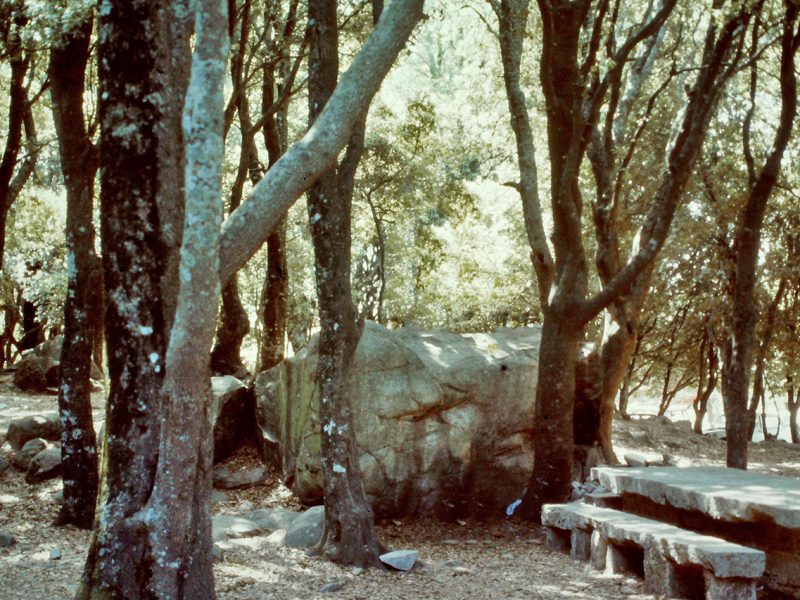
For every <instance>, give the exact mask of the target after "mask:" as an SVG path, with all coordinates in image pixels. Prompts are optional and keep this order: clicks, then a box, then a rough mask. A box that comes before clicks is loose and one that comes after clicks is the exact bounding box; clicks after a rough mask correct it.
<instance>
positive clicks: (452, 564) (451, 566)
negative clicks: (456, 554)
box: [442, 560, 464, 569]
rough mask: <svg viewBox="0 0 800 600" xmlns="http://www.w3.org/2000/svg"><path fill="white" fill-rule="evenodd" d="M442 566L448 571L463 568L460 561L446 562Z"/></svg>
mask: <svg viewBox="0 0 800 600" xmlns="http://www.w3.org/2000/svg"><path fill="white" fill-rule="evenodd" d="M442 564H443V565H444V566H445V567H447V568H448V569H457V568H459V567H463V566H464V563H463V562H462V561H460V560H446V561H444V562H443V563H442Z"/></svg>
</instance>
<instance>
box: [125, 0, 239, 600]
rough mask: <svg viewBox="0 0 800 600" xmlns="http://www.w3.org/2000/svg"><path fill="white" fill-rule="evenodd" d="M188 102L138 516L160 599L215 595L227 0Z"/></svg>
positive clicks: (212, 7)
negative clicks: (214, 373)
mask: <svg viewBox="0 0 800 600" xmlns="http://www.w3.org/2000/svg"><path fill="white" fill-rule="evenodd" d="M193 7H194V11H195V15H194V17H195V50H194V53H193V56H192V65H191V78H190V82H189V87H188V91H187V93H186V104H185V107H184V110H183V132H184V139H185V141H186V146H185V147H186V171H185V174H186V176H185V182H186V188H185V189H186V211H185V213H186V221H185V224H184V229H183V238H182V239H183V241H182V244H181V249H180V288H179V292H178V301H177V305H176V312H175V320H174V325H173V327H172V330H171V335H170V339H169V347H168V350H167V355H166V375H165V379H164V385H163V390H162V409H161V411H162V419H163V425H162V429H161V439H160V447H159V454H158V466H157V471H156V476H155V481H154V484H153V491H152V495H151V496H150V498H149V499H148V501H147V504H146V506H145V507H144V509H143V510H142V511H141V512H140V513H139V514H138V515H137V516H136V517H135V518H136V519H138V520H140V522H141V523H142V525H143V526H144V527H146V528H147V530H148V541H149V545H150V547H151V549H152V558H153V559H154V560H153V563H152V564H151V566H150V568H151V569H152V574H151V578H150V579H151V582H150V589H151V591H152V593H153V596H154V597H156V598H176V599H177V598H182V599H185V600H203V599H213V598H214V597H215V592H214V569H213V557H212V546H213V541H212V538H211V471H212V465H213V436H212V431H211V423H212V419H213V398H212V395H211V379H210V371H209V364H208V356H209V351H210V349H211V344H212V342H213V339H214V327H215V325H216V316H217V308H218V305H217V299H218V298H219V294H220V288H221V285H220V280H219V242H220V227H221V225H222V168H223V167H222V165H223V159H224V154H225V141H224V122H223V114H224V111H223V108H224V92H223V87H224V86H223V82H224V81H225V70H226V63H227V59H228V49H229V45H230V40H229V38H228V36H227V35H226V32H227V25H228V2H227V0H200V1H198V2H197V3H196V4H194V5H193Z"/></svg>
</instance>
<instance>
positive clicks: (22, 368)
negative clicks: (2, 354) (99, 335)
mask: <svg viewBox="0 0 800 600" xmlns="http://www.w3.org/2000/svg"><path fill="white" fill-rule="evenodd" d="M63 343H64V336H62V335H58V336H56V337H54V338H52V339H50V340H47V341H46V342H42V343H41V344H39V345H38V346H36V347H35V348H33V349H31V350H28V351H27V352H24V353H23V354H22V358H21V359H20V360H19V362H17V363H16V365H14V367H15V369H16V371H15V372H14V385H16V386H17V387H18V388H20V389H21V390H27V391H31V392H43V391H44V390H45V389H46V388H48V387H56V386H57V385H58V377H59V372H58V371H59V361H60V360H61V346H62V344H63ZM89 376H90V377H91V378H92V379H94V380H97V381H100V380H102V379H103V372H102V371H101V370H100V368H99V367H98V366H97V365H96V364H95V363H94V361H92V363H91V367H90V373H89Z"/></svg>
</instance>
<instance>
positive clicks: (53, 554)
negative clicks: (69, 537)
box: [50, 548, 61, 560]
mask: <svg viewBox="0 0 800 600" xmlns="http://www.w3.org/2000/svg"><path fill="white" fill-rule="evenodd" d="M50 560H61V550H59V549H58V548H53V549H52V550H50Z"/></svg>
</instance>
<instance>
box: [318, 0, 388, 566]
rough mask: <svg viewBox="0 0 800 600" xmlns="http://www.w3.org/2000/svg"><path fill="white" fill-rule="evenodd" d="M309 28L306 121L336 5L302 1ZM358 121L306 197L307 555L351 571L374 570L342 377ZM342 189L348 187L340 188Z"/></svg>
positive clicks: (330, 71) (347, 352)
mask: <svg viewBox="0 0 800 600" xmlns="http://www.w3.org/2000/svg"><path fill="white" fill-rule="evenodd" d="M308 17H309V21H311V22H312V23H313V28H314V29H313V33H312V40H311V49H310V54H309V95H308V100H309V117H310V120H312V121H313V120H314V119H316V117H317V116H318V115H319V112H320V109H321V107H323V106H324V105H325V103H326V102H327V101H328V99H329V98H330V96H331V94H332V93H333V90H334V89H335V87H336V80H337V77H338V69H339V66H338V64H339V61H338V33H337V25H336V1H335V0H316V1H313V2H310V3H309V13H308ZM364 119H365V117H362V118H361V119H359V123H358V124H357V125H356V128H355V130H354V132H353V134H352V136H351V138H350V142H349V144H348V147H347V151H346V153H345V157H344V158H343V160H342V163H341V164H340V165H339V166H338V169H332V170H330V171H328V172H327V173H326V174H325V175H323V176H322V177H321V178H320V179H319V180H318V181H317V183H316V184H315V185H314V186H313V187H312V188H311V190H310V191H309V193H308V215H309V223H310V227H311V237H312V240H313V242H314V257H315V260H314V263H315V264H314V266H315V271H316V280H317V297H318V301H319V316H320V334H319V362H318V367H317V369H318V373H317V379H318V381H319V386H320V410H319V419H320V423H321V425H322V431H321V454H322V475H323V485H324V490H325V523H324V527H323V532H322V538H321V539H320V541H319V543H318V545H317V546H316V549H315V551H317V552H319V553H321V554H323V555H324V556H326V557H327V558H328V559H330V560H332V561H334V562H338V563H341V564H346V565H356V566H359V567H370V566H380V564H381V563H380V560H379V558H378V556H379V554H380V551H379V547H378V538H377V533H376V530H375V522H374V517H373V513H372V507H371V506H370V503H369V500H368V499H367V496H366V494H365V492H364V486H363V483H362V481H361V469H360V467H359V452H358V447H357V445H356V437H355V430H354V425H353V414H352V408H351V403H350V378H351V371H352V366H353V361H354V359H355V352H356V347H357V346H358V340H359V338H360V336H361V332H362V328H363V323H356V309H355V306H354V305H353V298H352V290H351V286H350V264H351V249H350V244H351V230H350V228H351V212H352V178H353V176H354V174H355V169H356V167H357V165H358V161H359V159H360V157H361V153H362V151H363V139H364V138H363V135H364ZM348 188H349V189H348Z"/></svg>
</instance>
